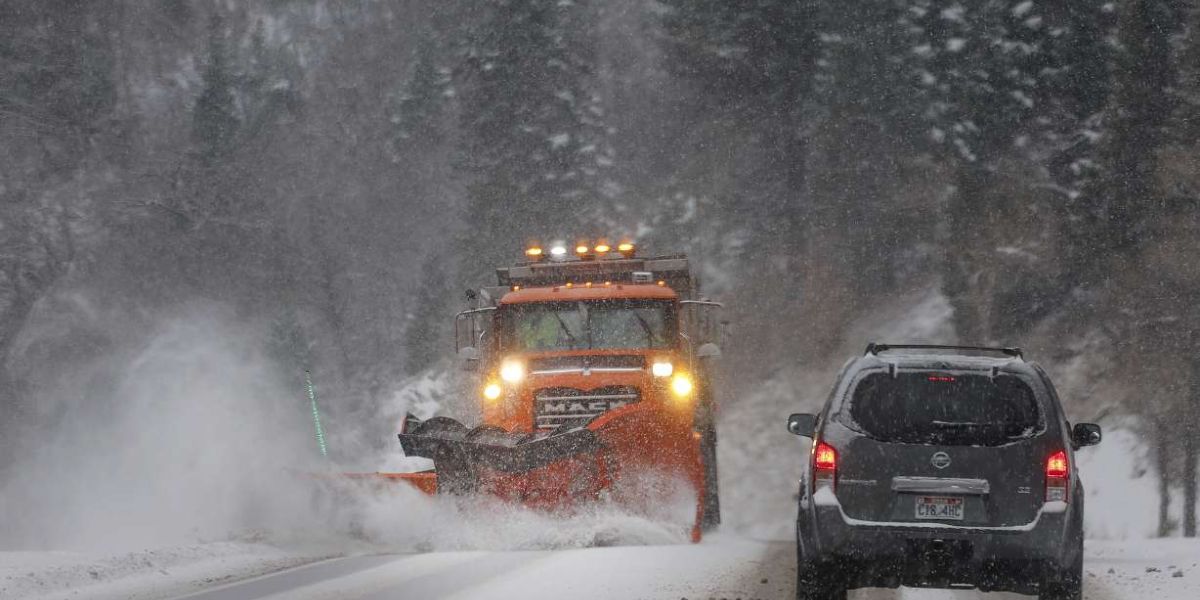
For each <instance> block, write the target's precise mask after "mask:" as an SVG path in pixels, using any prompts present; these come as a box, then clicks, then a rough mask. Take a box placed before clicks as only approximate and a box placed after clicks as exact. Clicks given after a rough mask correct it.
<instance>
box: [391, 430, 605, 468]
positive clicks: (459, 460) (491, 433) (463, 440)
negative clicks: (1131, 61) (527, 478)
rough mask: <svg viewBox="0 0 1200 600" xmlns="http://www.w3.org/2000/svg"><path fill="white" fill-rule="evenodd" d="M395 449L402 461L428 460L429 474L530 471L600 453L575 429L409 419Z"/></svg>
mask: <svg viewBox="0 0 1200 600" xmlns="http://www.w3.org/2000/svg"><path fill="white" fill-rule="evenodd" d="M404 423H405V427H404V433H401V434H399V437H400V445H401V447H403V448H404V454H405V455H407V456H420V457H424V458H430V459H433V461H434V465H435V470H436V471H437V473H438V475H439V476H444V474H445V473H446V471H447V470H464V469H469V468H474V467H485V468H487V469H491V470H494V471H499V472H502V473H523V472H526V471H532V470H535V469H538V468H541V467H544V466H546V465H549V464H551V463H555V462H558V461H560V460H563V459H566V458H571V457H573V456H578V455H580V454H594V453H595V452H596V451H598V450H599V448H600V442H599V440H598V439H597V437H596V434H595V433H594V432H592V431H591V430H589V429H585V428H577V429H572V430H569V431H565V432H561V433H560V432H554V433H513V432H507V431H504V430H502V429H500V428H498V427H488V426H482V427H476V428H475V429H467V427H466V426H465V425H463V424H462V423H459V422H458V421H455V420H453V419H448V418H446V417H434V418H432V419H429V420H428V421H421V420H419V419H417V418H416V417H413V416H412V415H409V416H408V417H407V418H406V419H405V421H404Z"/></svg>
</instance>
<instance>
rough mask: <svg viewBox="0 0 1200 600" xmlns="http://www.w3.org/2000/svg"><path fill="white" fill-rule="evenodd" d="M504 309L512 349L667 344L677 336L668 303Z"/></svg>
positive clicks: (594, 303)
mask: <svg viewBox="0 0 1200 600" xmlns="http://www.w3.org/2000/svg"><path fill="white" fill-rule="evenodd" d="M505 312H506V315H505V317H504V319H505V323H506V330H507V331H506V333H507V334H508V335H506V336H505V339H506V342H507V344H509V345H511V346H512V347H513V349H514V350H526V351H529V350H532V351H545V350H587V349H612V348H665V347H668V346H670V345H671V342H672V340H673V339H674V326H673V321H672V312H673V311H672V304H671V303H670V302H662V301H655V300H599V301H587V302H547V303H530V304H514V305H511V306H509V307H507V308H506V309H505Z"/></svg>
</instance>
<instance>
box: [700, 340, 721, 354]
mask: <svg viewBox="0 0 1200 600" xmlns="http://www.w3.org/2000/svg"><path fill="white" fill-rule="evenodd" d="M718 356H721V348H720V346H717V345H716V344H714V343H712V342H708V343H706V344H700V347H699V348H696V357H697V358H717V357H718Z"/></svg>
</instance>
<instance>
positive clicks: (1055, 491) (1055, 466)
mask: <svg viewBox="0 0 1200 600" xmlns="http://www.w3.org/2000/svg"><path fill="white" fill-rule="evenodd" d="M1070 479H1071V465H1070V464H1069V463H1068V461H1067V452H1066V451H1065V450H1059V451H1058V452H1055V453H1054V454H1051V455H1050V458H1047V459H1046V502H1066V501H1067V485H1068V483H1069V481H1070Z"/></svg>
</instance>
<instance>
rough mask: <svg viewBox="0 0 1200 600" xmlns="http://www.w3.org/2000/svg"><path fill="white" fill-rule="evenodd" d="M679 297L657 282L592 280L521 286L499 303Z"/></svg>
mask: <svg viewBox="0 0 1200 600" xmlns="http://www.w3.org/2000/svg"><path fill="white" fill-rule="evenodd" d="M623 299H637V300H678V299H679V294H678V293H676V292H675V290H673V289H671V288H669V287H666V286H660V285H655V284H636V283H612V282H609V283H605V282H600V283H593V284H592V285H591V286H588V285H586V284H572V285H565V284H564V285H558V286H553V287H534V288H521V289H519V290H513V291H511V292H508V293H507V294H505V295H504V296H503V297H502V298H501V299H500V304H501V305H505V304H522V303H528V302H571V301H580V300H623Z"/></svg>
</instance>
